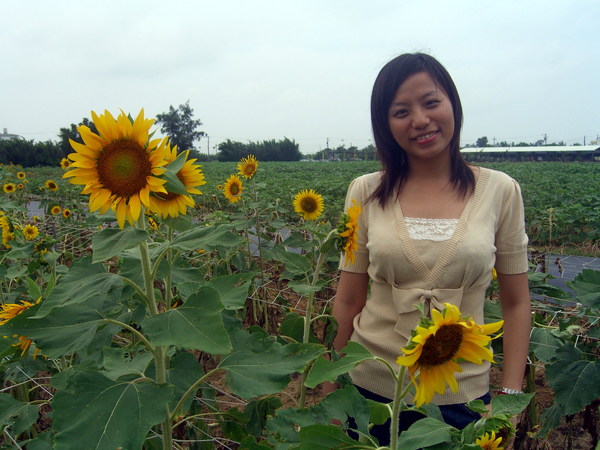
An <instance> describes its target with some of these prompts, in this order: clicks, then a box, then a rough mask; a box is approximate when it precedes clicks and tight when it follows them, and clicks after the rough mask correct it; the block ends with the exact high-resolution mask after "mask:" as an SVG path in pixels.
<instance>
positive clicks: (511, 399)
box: [492, 394, 535, 416]
mask: <svg viewBox="0 0 600 450" xmlns="http://www.w3.org/2000/svg"><path fill="white" fill-rule="evenodd" d="M534 395H535V394H506V395H496V396H495V397H494V398H493V399H492V414H493V415H497V414H506V415H510V416H516V415H517V414H519V413H520V412H521V411H523V410H524V409H525V408H526V407H527V405H528V404H529V402H530V401H531V399H532V398H533V397H534Z"/></svg>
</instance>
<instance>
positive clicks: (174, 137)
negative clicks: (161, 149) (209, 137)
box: [156, 100, 205, 151]
mask: <svg viewBox="0 0 600 450" xmlns="http://www.w3.org/2000/svg"><path fill="white" fill-rule="evenodd" d="M193 117H194V110H193V109H192V108H191V106H190V101H189V100H188V101H187V102H185V103H184V104H181V105H179V107H178V108H177V109H175V108H173V106H172V105H170V106H169V112H166V113H162V114H157V115H156V123H157V124H160V131H161V132H162V133H164V134H166V135H167V136H169V138H170V142H171V145H177V147H179V150H180V151H183V150H193V151H195V150H196V148H195V147H194V141H198V140H200V138H201V137H202V136H205V133H204V131H198V128H200V126H202V122H201V121H200V120H199V119H194V118H193Z"/></svg>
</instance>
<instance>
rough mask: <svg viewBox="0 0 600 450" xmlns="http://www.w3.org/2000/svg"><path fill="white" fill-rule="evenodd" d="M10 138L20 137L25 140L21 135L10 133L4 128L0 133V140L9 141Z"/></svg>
mask: <svg viewBox="0 0 600 450" xmlns="http://www.w3.org/2000/svg"><path fill="white" fill-rule="evenodd" d="M11 139H20V140H25V138H24V137H23V136H19V135H18V134H10V133H9V132H8V129H6V128H5V129H4V133H1V134H0V141H10V140H11Z"/></svg>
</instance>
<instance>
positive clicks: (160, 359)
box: [138, 211, 173, 450]
mask: <svg viewBox="0 0 600 450" xmlns="http://www.w3.org/2000/svg"><path fill="white" fill-rule="evenodd" d="M138 228H140V229H142V230H144V229H145V228H146V225H145V217H144V213H143V211H142V213H141V214H140V218H139V219H138ZM139 248H140V257H141V260H142V272H143V274H144V287H145V289H146V299H147V304H148V312H149V313H150V315H151V316H156V315H158V313H159V312H158V306H157V304H156V298H155V296H154V277H153V276H152V262H151V261H150V253H149V252H148V242H147V241H142V242H140V244H139ZM154 365H155V366H156V382H157V383H158V384H165V383H166V382H167V361H166V354H165V348H164V347H163V346H157V347H156V348H155V349H154ZM162 432H163V449H164V450H171V449H172V447H173V445H172V439H173V438H172V436H171V414H170V412H169V406H168V405H167V406H166V407H165V420H164V421H163V423H162Z"/></svg>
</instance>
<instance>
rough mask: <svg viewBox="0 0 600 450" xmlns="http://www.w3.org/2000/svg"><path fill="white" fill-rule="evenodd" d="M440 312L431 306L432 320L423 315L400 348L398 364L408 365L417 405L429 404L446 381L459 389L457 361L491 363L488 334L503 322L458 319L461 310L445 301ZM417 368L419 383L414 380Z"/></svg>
mask: <svg viewBox="0 0 600 450" xmlns="http://www.w3.org/2000/svg"><path fill="white" fill-rule="evenodd" d="M444 306H445V307H444V309H443V311H442V312H440V311H438V310H436V309H433V310H432V311H431V319H429V318H424V319H423V320H421V323H420V325H419V326H417V328H416V330H415V332H414V335H413V337H412V338H411V340H410V341H409V343H408V345H407V347H405V348H403V349H402V351H403V352H404V355H400V356H399V357H398V359H397V361H396V362H397V363H398V364H400V365H402V366H406V367H408V370H409V373H410V377H411V379H412V382H413V383H414V384H415V386H416V389H417V392H416V394H415V403H416V405H417V406H418V407H419V406H421V405H422V404H423V403H429V402H430V401H431V399H432V398H433V395H434V392H437V393H438V394H443V393H444V391H445V390H446V384H448V386H450V388H451V389H452V391H453V392H458V383H457V381H456V378H455V377H454V372H462V369H461V367H460V366H459V365H458V364H457V362H456V360H458V359H463V360H465V361H468V362H472V363H476V364H481V363H482V362H483V360H486V361H490V362H494V358H493V355H492V352H491V351H490V349H489V348H487V346H488V344H489V342H490V340H491V339H492V338H491V337H489V336H488V334H492V333H495V332H496V331H498V330H499V329H500V328H501V327H502V325H503V323H504V321H499V322H495V323H492V324H487V325H477V324H475V322H474V321H472V320H469V321H468V322H467V321H465V320H463V319H461V317H460V310H459V309H458V308H457V307H456V306H455V305H452V304H450V303H445V304H444ZM417 371H419V383H418V384H417V382H416V379H415V374H416V372H417Z"/></svg>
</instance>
